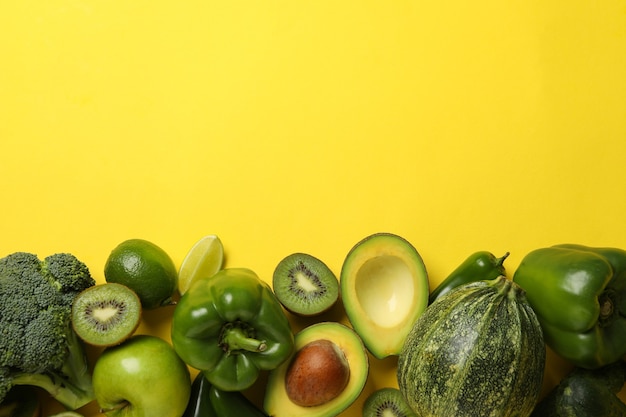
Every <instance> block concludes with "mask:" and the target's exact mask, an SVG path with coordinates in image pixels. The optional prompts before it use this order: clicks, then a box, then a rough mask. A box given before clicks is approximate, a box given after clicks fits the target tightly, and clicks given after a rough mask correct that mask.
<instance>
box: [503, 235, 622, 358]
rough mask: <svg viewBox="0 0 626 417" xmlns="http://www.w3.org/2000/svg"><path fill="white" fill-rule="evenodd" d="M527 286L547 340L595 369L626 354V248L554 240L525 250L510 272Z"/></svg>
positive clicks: (554, 346) (555, 349)
mask: <svg viewBox="0 0 626 417" xmlns="http://www.w3.org/2000/svg"><path fill="white" fill-rule="evenodd" d="M513 281H515V282H516V283H517V284H518V285H519V286H521V287H522V288H523V289H524V290H525V291H526V297H527V298H528V302H529V303H530V305H531V306H532V307H533V309H534V310H535V312H536V313H537V317H538V318H539V322H540V323H541V327H542V328H543V333H544V336H545V339H546V343H547V344H548V345H549V346H550V347H551V348H552V350H554V351H555V352H556V353H557V354H559V355H560V356H562V357H563V358H565V359H567V360H568V361H570V362H572V363H573V364H574V365H576V366H579V367H583V368H587V369H595V368H599V367H602V366H605V365H608V364H610V363H613V362H615V361H617V360H620V359H621V358H622V357H623V356H624V355H625V354H626V251H624V250H621V249H615V248H592V247H587V246H581V245H557V246H552V247H548V248H541V249H537V250H534V251H532V252H530V253H529V254H527V255H526V256H525V257H524V259H522V262H521V263H520V265H519V267H518V269H517V270H516V271H515V274H514V276H513Z"/></svg>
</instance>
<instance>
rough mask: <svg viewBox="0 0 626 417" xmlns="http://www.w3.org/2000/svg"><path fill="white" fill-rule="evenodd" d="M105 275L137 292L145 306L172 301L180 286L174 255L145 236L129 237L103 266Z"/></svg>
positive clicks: (150, 306) (154, 305)
mask: <svg viewBox="0 0 626 417" xmlns="http://www.w3.org/2000/svg"><path fill="white" fill-rule="evenodd" d="M104 278H105V280H106V281H107V282H115V283H118V284H123V285H126V286H127V287H129V288H130V289H132V290H133V291H135V292H136V293H137V296H139V299H140V300H141V305H142V307H143V308H145V309H153V308H157V307H161V306H165V305H169V304H172V298H173V296H174V294H175V292H176V290H177V288H178V272H177V271H176V267H175V265H174V262H173V261H172V258H170V256H169V255H168V254H167V252H165V251H164V250H163V249H161V247H159V246H157V245H155V244H154V243H152V242H150V241H147V240H144V239H128V240H125V241H124V242H122V243H120V244H119V245H117V246H116V247H115V248H114V249H113V250H112V251H111V253H110V255H109V257H108V258H107V261H106V263H105V265H104Z"/></svg>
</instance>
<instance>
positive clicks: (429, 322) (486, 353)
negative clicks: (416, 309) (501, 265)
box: [398, 276, 546, 417]
mask: <svg viewBox="0 0 626 417" xmlns="http://www.w3.org/2000/svg"><path fill="white" fill-rule="evenodd" d="M545 355H546V350H545V345H544V341H543V334H542V332H541V327H540V325H539V322H538V321H537V317H536V316H535V313H534V311H533V310H532V309H531V307H530V306H529V305H528V303H527V302H526V296H525V294H524V291H523V290H522V289H521V288H520V287H519V286H518V285H517V284H515V283H514V282H512V281H511V280H508V279H506V278H505V277H503V276H502V277H499V278H496V279H495V280H491V281H479V282H474V283H472V284H467V285H465V286H462V287H459V288H457V289H456V290H453V291H452V292H450V293H448V294H446V295H445V296H443V297H441V298H440V299H438V300H437V301H436V302H435V303H433V304H432V305H431V306H429V307H428V308H427V309H426V311H425V312H424V314H422V316H421V317H420V319H418V320H417V322H416V323H415V325H414V327H413V329H412V330H411V332H410V333H409V335H408V337H407V339H406V341H405V344H404V347H403V349H402V351H401V353H400V355H399V358H398V385H399V388H400V391H401V392H402V394H403V395H404V396H405V397H406V400H407V402H408V404H409V405H410V406H411V408H413V410H414V411H415V413H416V414H417V415H419V416H420V417H430V416H432V417H447V416H450V417H463V416H477V417H489V416H493V417H496V416H520V417H526V416H529V415H530V414H531V412H532V410H533V408H534V406H535V404H536V402H537V399H538V396H539V393H540V391H541V385H542V379H543V372H544V366H545Z"/></svg>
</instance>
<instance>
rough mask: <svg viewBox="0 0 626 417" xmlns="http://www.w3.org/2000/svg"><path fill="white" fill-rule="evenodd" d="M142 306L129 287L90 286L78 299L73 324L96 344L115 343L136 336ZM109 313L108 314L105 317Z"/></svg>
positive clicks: (89, 340) (75, 301) (112, 284)
mask: <svg viewBox="0 0 626 417" xmlns="http://www.w3.org/2000/svg"><path fill="white" fill-rule="evenodd" d="M141 315H142V307H141V301H140V299H139V297H138V296H137V294H136V293H135V292H134V291H133V290H132V289H130V288H129V287H127V286H125V285H122V284H117V283H106V284H100V285H96V286H93V287H90V288H88V289H86V290H84V291H83V292H81V293H80V294H79V295H78V296H76V298H75V299H74V303H73V306H72V326H73V328H74V331H75V332H76V334H78V336H79V337H80V338H81V339H83V341H85V342H86V343H88V344H90V345H94V346H113V345H117V344H120V343H121V342H123V341H124V340H126V339H128V338H129V337H130V336H132V335H133V333H134V332H135V330H137V328H138V327H139V324H140V322H141ZM104 316H106V317H104Z"/></svg>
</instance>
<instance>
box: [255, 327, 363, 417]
mask: <svg viewBox="0 0 626 417" xmlns="http://www.w3.org/2000/svg"><path fill="white" fill-rule="evenodd" d="M323 339H326V340H330V341H331V342H333V343H335V344H336V345H337V346H338V347H339V348H340V349H341V350H342V351H343V353H344V355H345V357H346V359H347V361H348V364H349V367H350V378H349V380H348V384H347V385H346V387H345V388H344V390H343V391H342V392H341V394H339V396H337V397H335V398H334V399H332V400H330V401H329V402H327V403H325V404H322V405H318V406H314V407H302V406H299V405H297V404H295V403H293V402H292V401H291V400H290V399H289V397H288V396H287V390H286V388H285V376H286V373H287V368H288V367H289V364H290V363H291V358H293V356H294V355H295V353H296V352H297V351H298V350H300V349H302V348H303V347H304V346H306V345H307V344H309V343H310V342H314V341H316V340H323ZM291 358H290V359H289V360H287V361H285V363H283V364H282V365H281V366H279V367H278V368H276V369H274V370H272V371H271V372H270V374H269V376H268V381H267V388H266V391H265V399H264V405H263V407H264V409H265V411H266V412H267V414H268V415H270V416H289V417H326V416H335V415H338V414H339V413H341V412H342V411H344V410H345V409H346V408H348V407H349V406H350V405H351V404H352V403H353V402H354V401H355V400H356V399H357V398H358V397H359V395H360V394H361V392H362V391H363V387H364V386H365V382H366V381H367V376H368V373H369V361H368V358H367V351H366V350H365V346H364V345H363V342H362V341H361V338H360V337H359V335H358V334H356V333H355V332H354V330H352V329H351V328H349V327H347V326H345V325H343V324H341V323H338V322H321V323H316V324H313V325H311V326H309V327H306V328H305V329H303V330H301V331H300V332H298V333H297V334H296V336H295V349H294V354H293V355H292V357H291Z"/></svg>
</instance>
